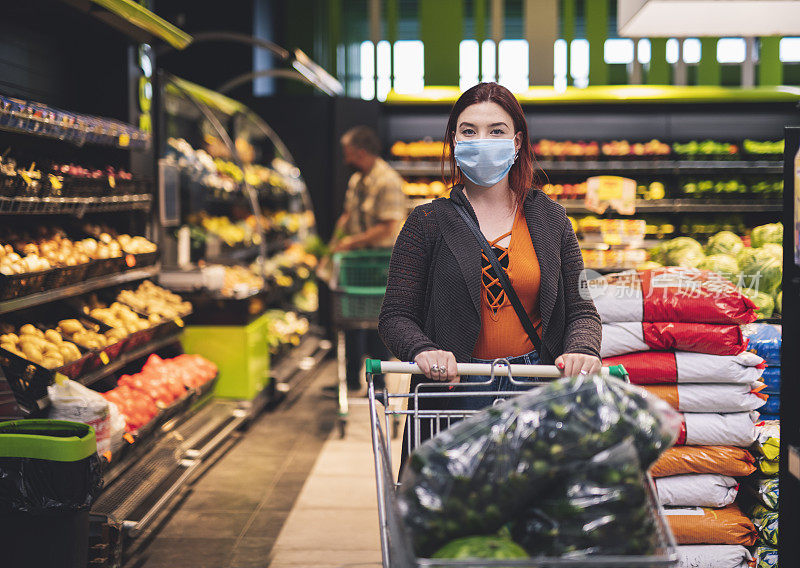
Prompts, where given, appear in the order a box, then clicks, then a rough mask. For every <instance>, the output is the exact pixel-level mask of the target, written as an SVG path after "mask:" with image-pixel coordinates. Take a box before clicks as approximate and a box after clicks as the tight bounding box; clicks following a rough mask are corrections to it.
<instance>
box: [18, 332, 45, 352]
mask: <svg viewBox="0 0 800 568" xmlns="http://www.w3.org/2000/svg"><path fill="white" fill-rule="evenodd" d="M25 345H33V346H34V348H35V349H36V350H37V351H44V349H45V347H46V346H47V345H48V343H47V341H45V340H44V339H42V338H41V337H34V336H33V335H23V336H22V337H20V338H19V346H20V348H21V349H22V348H23V346H25Z"/></svg>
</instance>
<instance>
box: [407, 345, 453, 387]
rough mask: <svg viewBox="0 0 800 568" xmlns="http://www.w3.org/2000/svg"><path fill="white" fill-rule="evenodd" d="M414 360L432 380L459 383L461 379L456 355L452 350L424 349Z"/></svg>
mask: <svg viewBox="0 0 800 568" xmlns="http://www.w3.org/2000/svg"><path fill="white" fill-rule="evenodd" d="M414 362H415V363H416V364H417V365H419V368H420V370H421V371H422V372H423V374H424V375H425V376H426V377H428V378H429V379H430V380H432V381H439V382H443V383H457V382H458V381H459V378H458V368H457V363H456V356H455V355H453V354H452V353H451V352H450V351H439V350H430V351H423V352H422V353H419V354H418V355H417V356H416V357H414Z"/></svg>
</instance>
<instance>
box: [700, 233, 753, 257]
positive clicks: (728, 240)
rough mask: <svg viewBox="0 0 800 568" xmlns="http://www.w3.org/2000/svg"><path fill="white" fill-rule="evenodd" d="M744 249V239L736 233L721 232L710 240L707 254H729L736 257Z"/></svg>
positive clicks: (707, 245)
mask: <svg viewBox="0 0 800 568" xmlns="http://www.w3.org/2000/svg"><path fill="white" fill-rule="evenodd" d="M743 248H744V243H743V242H742V239H741V238H740V237H739V235H737V234H736V233H732V232H731V231H720V232H719V233H717V234H716V235H714V236H713V237H711V238H710V239H708V244H706V254H708V255H714V254H728V255H731V256H736V255H737V254H739V253H740V252H742V249H743Z"/></svg>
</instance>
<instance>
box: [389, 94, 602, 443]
mask: <svg viewBox="0 0 800 568" xmlns="http://www.w3.org/2000/svg"><path fill="white" fill-rule="evenodd" d="M445 139H446V141H447V144H448V145H449V147H450V153H449V156H450V157H449V160H450V172H451V179H453V180H454V182H455V183H456V185H455V186H454V187H453V189H452V191H451V194H450V197H449V198H447V199H437V200H435V201H434V202H433V203H430V204H426V205H420V206H419V207H417V208H415V209H414V211H413V212H412V213H411V214H410V215H409V217H408V219H407V220H406V223H405V225H404V227H403V229H402V231H401V233H400V235H399V237H398V239H397V242H396V244H395V247H394V251H393V253H392V259H391V262H390V265H389V280H388V284H387V288H386V297H385V300H384V303H383V308H382V309H381V314H380V320H379V323H378V331H379V333H380V335H381V337H382V338H383V340H384V342H385V343H386V346H387V347H388V348H389V349H390V350H391V351H392V352H393V353H394V354H395V356H397V357H398V358H399V359H400V360H401V361H414V362H416V363H417V364H418V365H419V366H420V368H421V370H422V371H423V372H424V374H425V377H426V378H427V379H428V380H433V381H442V382H449V383H455V382H459V380H460V379H459V377H458V376H457V372H456V362H485V361H491V360H494V359H496V358H500V357H505V358H508V359H509V360H510V362H511V363H512V364H514V363H528V364H537V363H542V364H551V365H552V364H555V365H557V366H558V368H559V369H561V371H562V373H563V374H564V375H566V376H572V375H577V374H589V373H594V372H596V371H598V370H599V369H600V356H599V352H600V333H601V327H600V318H599V316H598V315H597V311H596V310H595V307H594V304H593V303H592V301H591V299H589V298H588V297H584V296H586V295H585V294H584V295H583V296H582V295H581V294H580V293H579V277H580V274H581V271H582V270H583V259H582V257H581V251H580V248H579V246H578V241H577V238H576V237H575V231H574V230H573V229H572V224H571V223H570V222H569V219H567V216H566V212H565V210H564V208H563V207H561V206H560V205H558V204H556V203H555V202H553V201H552V200H551V199H550V198H548V197H547V196H546V195H544V193H542V192H541V191H540V190H538V189H532V184H533V151H532V149H531V145H530V141H529V139H528V127H527V123H526V121H525V116H524V114H523V112H522V107H521V106H520V104H519V102H518V101H517V100H516V98H515V97H514V95H512V94H511V92H510V91H509V90H508V89H506V88H505V87H502V86H500V85H498V84H496V83H480V84H479V85H476V86H475V87H472V88H471V89H469V90H468V91H466V92H464V93H463V94H462V95H461V97H460V98H459V99H458V101H457V102H456V103H455V105H454V106H453V109H452V111H451V113H450V119H449V120H448V123H447V131H446V133H445ZM445 156H447V154H446V153H445ZM444 160H445V157H443V167H442V169H443V171H444ZM459 208H461V209H462V211H463V212H464V213H466V214H467V215H469V218H471V219H472V221H473V222H474V221H477V224H478V225H479V227H480V229H479V231H480V233H482V234H483V236H484V237H485V239H486V240H487V241H488V242H489V243H490V245H491V246H492V250H493V251H494V253H495V255H496V256H497V258H498V260H499V261H500V264H501V269H502V270H503V271H504V272H505V274H506V275H507V276H508V280H510V283H511V285H512V287H513V289H514V291H515V292H516V295H517V296H518V297H519V300H520V303H521V305H522V306H521V307H522V308H524V312H523V313H521V314H518V313H517V312H516V311H515V309H514V307H513V306H512V303H511V301H510V299H509V296H508V295H507V294H506V291H505V289H504V287H503V286H502V285H501V283H500V282H499V279H498V277H497V274H496V273H495V271H494V269H493V267H492V265H491V263H490V262H489V259H488V257H487V256H486V254H483V253H482V248H481V245H480V244H479V241H478V239H477V238H476V234H475V233H473V232H472V230H471V229H470V228H469V222H468V221H467V220H466V219H465V218H464V217H463V216H462V214H461V213H460V212H459V211H458V209H459ZM484 250H485V249H484ZM520 311H522V310H520ZM526 317H527V318H528V319H529V320H530V322H524V320H525V318H526ZM526 323H527V328H528V329H529V330H532V329H533V328H535V329H536V331H535V334H536V335H537V337H535V338H532V337H531V336H530V335H529V334H528V333H526ZM530 324H533V326H531V325H530ZM537 345H539V346H540V348H539V349H536V346H537ZM461 380H463V381H464V382H478V381H485V380H486V377H461ZM418 382H427V381H425V379H424V378H422V377H418V378H417V377H415V380H414V382H413V383H412V388H413V386H414V385H415V384H416V383H418ZM491 388H492V390H505V389H506V388H508V384H507V380H503V381H501V380H499V379H496V380H495V383H494V384H493V385H492V386H491ZM429 400H430V399H429ZM460 400H466V399H460ZM488 402H491V400H485V401H484V402H483V404H486V403H488ZM459 407H460V408H474V407H475V406H474V403H473V405H468V404H467V405H465V404H464V403H461V404H460V405H459ZM423 437H427V436H424V435H423Z"/></svg>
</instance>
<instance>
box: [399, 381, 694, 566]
mask: <svg viewBox="0 0 800 568" xmlns="http://www.w3.org/2000/svg"><path fill="white" fill-rule="evenodd" d="M679 428H680V416H679V415H678V414H677V413H676V412H675V411H674V410H673V409H672V408H670V407H669V406H668V405H667V404H666V403H664V402H663V401H662V400H660V399H658V398H656V397H654V396H652V395H650V394H649V393H647V391H645V390H643V389H640V388H639V387H636V386H632V385H629V384H627V383H624V382H622V381H619V380H617V379H603V378H601V377H599V376H594V377H586V376H583V377H574V378H566V379H561V380H559V381H556V382H553V383H550V384H548V385H546V386H543V387H540V388H537V389H535V390H533V391H531V392H528V393H526V394H523V395H520V396H518V397H515V398H513V399H510V400H507V401H506V402H504V403H502V404H499V405H497V406H493V407H490V408H488V409H486V410H483V411H481V412H479V413H476V414H474V415H472V416H471V417H469V418H467V419H465V420H462V421H461V422H459V423H458V424H456V425H455V426H453V427H451V428H448V429H446V430H445V431H443V432H442V433H441V434H439V435H438V436H436V437H435V438H432V439H431V440H428V441H427V442H425V443H424V444H422V445H421V446H419V447H418V448H417V449H416V451H415V452H414V453H413V454H412V455H411V456H410V457H409V460H408V463H407V465H406V467H405V468H404V470H403V474H402V476H401V490H400V492H399V499H398V503H399V507H400V513H401V515H402V517H403V519H404V521H405V525H406V527H408V528H409V529H410V533H411V537H412V541H413V543H414V547H415V550H416V551H417V553H418V555H426V554H430V553H432V552H434V551H436V550H438V549H439V548H441V547H442V546H443V545H444V544H446V543H448V542H450V541H452V540H454V539H456V538H459V537H462V536H470V535H487V534H492V533H495V532H496V531H497V530H498V529H499V528H500V527H501V526H502V525H504V524H506V523H507V522H510V521H512V520H515V519H519V518H520V517H519V515H520V514H521V513H522V511H524V510H525V509H527V508H528V507H529V506H531V504H534V503H536V502H537V500H538V499H539V498H540V497H541V496H542V495H547V494H549V493H550V492H551V491H552V488H553V487H555V486H556V485H557V484H558V483H561V482H563V481H564V479H565V475H566V474H572V473H574V472H576V471H579V470H580V469H581V468H583V467H584V466H585V464H586V463H587V462H588V461H589V460H591V459H592V458H593V457H595V456H596V455H597V454H598V453H601V452H603V451H604V450H607V449H609V448H611V447H613V446H615V445H617V444H619V443H621V442H622V441H624V440H626V439H628V438H631V439H632V442H633V445H634V447H635V449H636V453H637V455H638V458H639V460H640V462H641V467H642V468H647V467H649V466H650V465H651V464H652V463H653V461H655V459H657V458H658V456H659V455H660V454H661V452H663V451H664V450H665V449H667V448H668V447H669V446H671V445H672V443H674V441H675V439H676V437H677V434H678V431H679Z"/></svg>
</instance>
